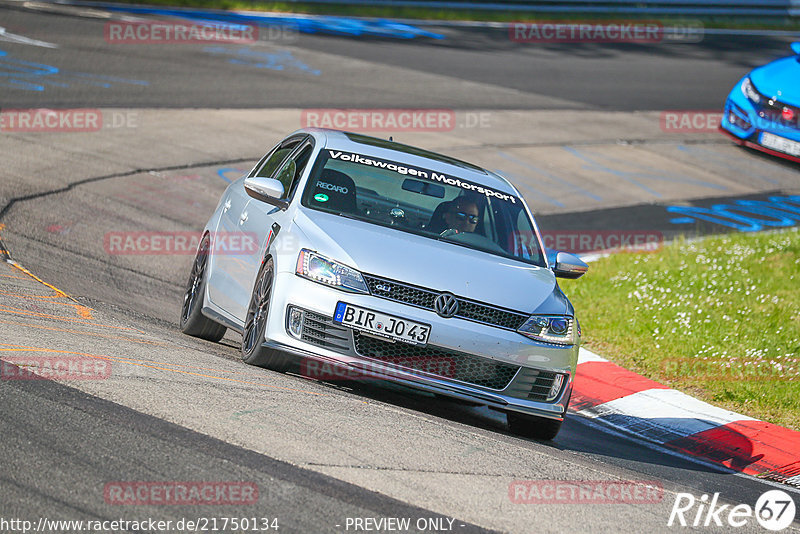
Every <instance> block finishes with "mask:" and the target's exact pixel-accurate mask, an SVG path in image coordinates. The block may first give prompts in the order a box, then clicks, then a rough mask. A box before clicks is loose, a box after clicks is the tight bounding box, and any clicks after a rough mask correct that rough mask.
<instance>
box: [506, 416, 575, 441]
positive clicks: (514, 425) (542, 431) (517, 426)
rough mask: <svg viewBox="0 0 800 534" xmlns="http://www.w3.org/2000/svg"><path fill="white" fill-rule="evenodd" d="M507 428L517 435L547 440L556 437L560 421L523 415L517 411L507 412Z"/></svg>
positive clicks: (559, 428)
mask: <svg viewBox="0 0 800 534" xmlns="http://www.w3.org/2000/svg"><path fill="white" fill-rule="evenodd" d="M506 417H507V418H508V428H509V429H510V430H511V432H513V433H514V434H517V435H518V436H524V437H526V438H533V439H538V440H542V441H549V440H551V439H553V438H555V437H556V435H557V434H558V431H559V430H561V423H562V421H557V420H555V419H547V418H546V417H536V416H535V415H525V414H521V413H517V412H508V413H507V414H506Z"/></svg>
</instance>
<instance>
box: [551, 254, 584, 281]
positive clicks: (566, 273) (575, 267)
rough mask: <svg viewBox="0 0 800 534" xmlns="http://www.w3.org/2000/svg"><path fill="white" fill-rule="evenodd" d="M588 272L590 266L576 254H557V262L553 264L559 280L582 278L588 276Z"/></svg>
mask: <svg viewBox="0 0 800 534" xmlns="http://www.w3.org/2000/svg"><path fill="white" fill-rule="evenodd" d="M588 270H589V266H588V265H586V263H584V261H583V260H582V259H580V258H579V257H577V256H575V255H574V254H570V253H569V252H559V253H558V254H556V261H555V262H554V263H553V273H555V275H556V276H557V277H558V278H570V279H574V278H580V277H581V276H583V275H584V274H586V271H588Z"/></svg>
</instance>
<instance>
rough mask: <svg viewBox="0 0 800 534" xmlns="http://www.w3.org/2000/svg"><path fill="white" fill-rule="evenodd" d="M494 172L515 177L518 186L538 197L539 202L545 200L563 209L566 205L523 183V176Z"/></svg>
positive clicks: (496, 170) (499, 171)
mask: <svg viewBox="0 0 800 534" xmlns="http://www.w3.org/2000/svg"><path fill="white" fill-rule="evenodd" d="M494 172H496V173H497V174H500V175H507V176H511V177H513V178H514V179H515V181H514V183H515V184H516V185H517V186H519V187H522V188H524V189H528V190H530V191H531V192H532V193H533V194H534V195H536V199H537V200H539V199H541V200H545V201H547V202H548V203H550V204H552V205H554V206H558V207H559V208H563V207H564V204H562V203H561V201H559V200H557V199H555V198H553V197H551V196H550V195H548V194H547V193H545V192H544V191H540V190H539V189H536V188H535V187H533V186H530V185H528V184H526V183H524V182H523V181H522V177H521V176H517V175H515V174H511V173H510V172H507V171H501V170H499V169H495V170H494Z"/></svg>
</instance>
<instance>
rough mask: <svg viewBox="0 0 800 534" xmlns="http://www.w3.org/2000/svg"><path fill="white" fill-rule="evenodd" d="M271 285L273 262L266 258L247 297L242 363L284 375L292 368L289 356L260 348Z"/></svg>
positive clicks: (269, 300) (265, 325) (273, 274)
mask: <svg viewBox="0 0 800 534" xmlns="http://www.w3.org/2000/svg"><path fill="white" fill-rule="evenodd" d="M274 283H275V263H274V262H273V260H272V257H269V258H267V259H265V260H264V262H263V263H262V264H261V268H260V269H259V271H258V276H257V277H256V283H255V286H254V287H253V293H252V295H251V296H250V305H249V306H248V307H247V319H246V320H245V322H244V330H243V331H242V360H243V361H244V362H245V363H248V364H250V365H257V366H259V367H266V368H267V369H271V370H273V371H279V372H283V371H287V370H288V369H289V368H290V367H291V365H292V363H293V359H292V357H291V356H290V355H288V354H286V353H284V352H281V351H279V350H276V349H271V348H268V347H264V346H263V343H264V336H265V333H266V331H267V321H268V319H269V305H270V302H271V301H272V288H273V286H274Z"/></svg>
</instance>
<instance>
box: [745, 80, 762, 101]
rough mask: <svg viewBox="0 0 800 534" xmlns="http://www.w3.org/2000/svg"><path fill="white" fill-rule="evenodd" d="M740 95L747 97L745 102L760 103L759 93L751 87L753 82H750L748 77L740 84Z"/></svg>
mask: <svg viewBox="0 0 800 534" xmlns="http://www.w3.org/2000/svg"><path fill="white" fill-rule="evenodd" d="M742 93H743V94H744V96H746V97H747V100H749V101H750V102H752V103H753V104H758V103H759V102H761V93H759V92H758V91H756V88H755V86H754V85H753V82H752V81H750V77H749V76H748V77H747V78H745V79H744V81H743V82H742Z"/></svg>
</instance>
